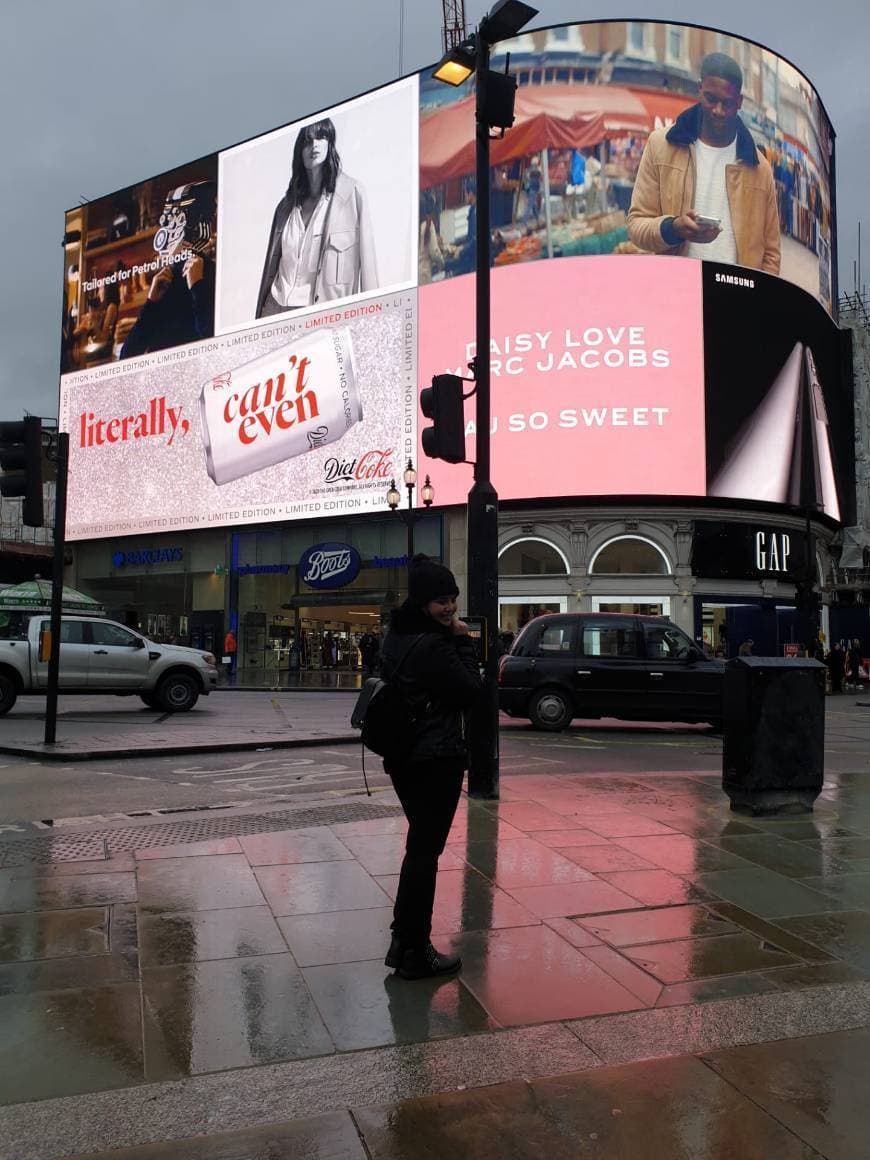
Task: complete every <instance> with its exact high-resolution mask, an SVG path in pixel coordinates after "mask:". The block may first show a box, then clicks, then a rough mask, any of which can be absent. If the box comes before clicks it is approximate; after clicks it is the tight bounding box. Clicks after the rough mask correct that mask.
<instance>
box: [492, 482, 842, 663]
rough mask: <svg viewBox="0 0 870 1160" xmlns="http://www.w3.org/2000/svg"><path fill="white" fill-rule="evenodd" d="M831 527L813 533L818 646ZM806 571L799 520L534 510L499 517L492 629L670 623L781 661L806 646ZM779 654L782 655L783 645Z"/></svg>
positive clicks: (740, 513) (726, 513) (675, 511)
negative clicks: (571, 620) (558, 618)
mask: <svg viewBox="0 0 870 1160" xmlns="http://www.w3.org/2000/svg"><path fill="white" fill-rule="evenodd" d="M835 533H836V528H835V526H834V525H833V523H832V522H830V521H822V520H819V519H813V520H812V522H811V524H810V534H811V540H810V550H811V551H812V553H813V558H812V561H811V566H812V570H813V580H814V583H815V585H816V588H817V591H819V592H821V594H822V596H821V599H822V601H823V607H822V615H821V630H822V632H823V633H825V637H826V638H827V628H828V614H829V610H828V595H827V593H826V591H825V584H826V577H830V575H831V548H832V541H833V540H834V537H835ZM806 568H807V522H806V518H805V517H801V516H798V515H789V514H786V513H785V512H783V511H781V510H780V511H776V512H772V511H771V510H768V509H764V508H759V509H757V510H754V509H751V508H743V507H740V508H736V507H729V508H723V509H720V510H717V509H715V508H710V507H703V508H702V507H688V506H686V507H682V506H681V507H660V508H655V507H645V508H640V507H637V506H634V507H631V508H629V507H626V506H622V505H616V504H601V505H596V506H594V507H593V506H591V505H590V506H584V507H582V508H580V507H577V508H574V507H572V508H559V509H556V510H554V509H553V508H552V507H550V508H548V507H544V506H541V507H538V508H535V509H526V510H523V511H507V510H503V511H502V512H501V515H500V520H499V610H500V616H499V629H500V631H501V632H504V633H508V634H516V633H517V632H518V631H519V630H520V629H521V628H522V627H523V626H524V625H525V624H526V623H528V621H529V620H530V619H532V618H533V617H534V616H537V615H540V614H541V613H545V612H571V611H586V612H617V613H618V612H623V613H644V614H649V615H657V616H667V617H669V618H670V619H671V620H673V621H674V622H675V623H676V624H678V625H680V627H681V628H683V629H684V630H685V631H686V632H688V633H690V634H691V635H692V636H693V637H694V638H695V639H697V640H698V641H703V642H704V643H705V644H706V645H707V646H708V647H709V649H710V651H711V652H713V653H716V654H718V655H720V656H725V657H730V656H734V655H736V653H737V649H738V647H739V645H740V643H741V642H742V641H743V640H746V639H751V640H753V642H754V647H753V651H754V653H755V654H756V655H767V656H782V655H784V654H785V653H786V652H788V651H793V650H794V648H795V647H796V646H798V645H802V644H804V643H805V642H804V641H803V640H802V639H801V635H800V634H801V626H800V624H799V621H798V617H797V615H796V612H795V592H796V584H799V583H801V582H802V581H803V579H804V577H805V575H806ZM787 646H788V647H787Z"/></svg>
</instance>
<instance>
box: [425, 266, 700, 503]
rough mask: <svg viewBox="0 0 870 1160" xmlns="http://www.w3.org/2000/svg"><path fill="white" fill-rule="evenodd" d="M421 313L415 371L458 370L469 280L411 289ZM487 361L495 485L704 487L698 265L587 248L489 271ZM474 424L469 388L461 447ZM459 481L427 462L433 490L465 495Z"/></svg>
mask: <svg viewBox="0 0 870 1160" xmlns="http://www.w3.org/2000/svg"><path fill="white" fill-rule="evenodd" d="M650 279H654V280H655V282H656V284H657V286H658V287H659V293H657V294H656V295H655V297H652V298H651V297H650V294H649V280H650ZM420 320H421V322H420V365H421V368H422V367H427V368H429V367H432V368H433V370H434V371H435V373H438V374H441V373H444V372H448V373H452V374H465V375H468V374H469V371H468V370H467V367H468V363H469V362H470V361H471V360H472V359H473V358H474V357H475V347H474V342H473V337H474V332H473V320H474V280H473V279H472V278H459V279H456V280H452V279H451V280H449V281H445V282H442V283H436V284H433V285H430V286H424V287H422V288H421V289H420ZM490 366H491V373H492V409H491V410H492V419H491V424H490V430H491V433H492V478H493V482H494V484H495V487H496V489H497V490H498V492H499V494H500V495H503V496H504V497H505V498H511V499H525V498H534V497H536V496H541V495H551V496H552V495H566V496H567V495H637V494H642V493H649V492H651V491H657V492H659V493H661V494H666V495H702V494H703V492H704V486H705V477H706V467H705V462H704V353H703V348H702V334H701V275H700V265H699V264H698V263H696V262H671V261H669V260H667V259H665V258H653V257H651V258H640V257H635V258H631V259H622V260H616V259H614V258H611V257H597V258H585V259H584V258H572V259H568V260H566V261H564V262H560V263H558V264H557V265H555V266H552V267H551V266H549V265H546V264H535V265H533V266H525V267H514V268H512V269H506V270H499V271H497V272H496V273H495V275H494V277H493V280H492V343H491V348H490ZM471 385H472V384H469V386H471ZM424 422H425V420H422V419H421V423H424ZM473 433H474V399H473V398H471V399H468V400H467V402H466V435H467V436H468V437H469V445H468V455H469V458H471V457H472V455H473V447H474V444H473V441H472V440H471V438H470V437H471V436H472V435H473ZM470 486H471V468H470V467H463V468H454V469H452V470H451V471H450V472H449V474H448V473H444V478H443V479H442V476H441V473H439V477H438V498H439V501H441V502H445V503H461V502H464V499H465V496H466V495H467V493H468V490H469V488H470Z"/></svg>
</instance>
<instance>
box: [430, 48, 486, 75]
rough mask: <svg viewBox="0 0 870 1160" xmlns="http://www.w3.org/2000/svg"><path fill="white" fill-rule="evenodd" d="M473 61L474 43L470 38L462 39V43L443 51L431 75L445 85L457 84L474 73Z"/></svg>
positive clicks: (474, 58)
mask: <svg viewBox="0 0 870 1160" xmlns="http://www.w3.org/2000/svg"><path fill="white" fill-rule="evenodd" d="M475 63H476V57H475V51H474V44H473V42H472V41H470V40H464V41H463V42H462V44H457V46H456V47H455V48H451V49H450V51H449V52H445V54H444V56H442V57H441V60H440V61H439V62H438V66H437V68H436V69H435V71H434V72H433V73H432V76H433V77H434V78H435V79H436V80H437V81H443V82H444V84H445V85H454V86H458V85H461V84H464V83H465V82H466V81H467V80H468V78H469V77H470V76H471V75H472V74H473V73H474V67H475Z"/></svg>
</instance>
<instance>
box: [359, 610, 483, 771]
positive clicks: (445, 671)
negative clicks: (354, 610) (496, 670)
mask: <svg viewBox="0 0 870 1160" xmlns="http://www.w3.org/2000/svg"><path fill="white" fill-rule="evenodd" d="M417 638H419V639H417ZM415 640H416V643H413V642H414V641H415ZM412 645H413V647H411V651H410V652H408V654H407V657H406V658H405V660H404V661H403V662H402V656H403V654H404V653H405V651H406V650H407V649H408V648H409V647H410V646H412ZM400 662H401V664H400ZM397 670H398V671H397ZM381 672H382V674H383V676H384V677H385V678H386V679H387V680H394V681H395V682H396V683H397V684H398V685H399V687H400V688H401V690H402V693H403V694H404V696H405V697H406V699H407V700H408V702H409V704H410V705H411V706H412V707H413V709H414V710H415V711H416V713H417V714H418V726H417V731H416V737H415V740H414V746H413V748H412V750H411V753H410V755H409V758H408V760H409V761H411V762H418V761H434V760H437V759H439V758H451V759H456V758H461V759H462V760H465V758H466V743H465V719H464V712H465V710H466V709H469V708H471V706H472V705H473V704H474V702H475V700H476V699H477V698H478V697H479V696H480V690H481V681H480V673H479V671H478V667H477V658H476V656H475V649H474V642H473V641H472V639H471V637H469V636H456V635H454V634H453V633H452V632H451V631H450V630H449V629H447V628H444V627H442V626H441V625H440V624H438V623H437V621H434V620H433V619H432V618H431V617H429V616H426V614H425V613H424V612H422V611H421V610H420V609H419V608H417V607H416V606H415V605H411V604H408V603H407V601H406V602H405V603H404V604H403V605H402V606H401V607H400V608H397V609H394V611H393V614H392V617H391V618H390V631H389V632H388V633H387V635H386V637H385V639H384V643H383V647H382V650H381Z"/></svg>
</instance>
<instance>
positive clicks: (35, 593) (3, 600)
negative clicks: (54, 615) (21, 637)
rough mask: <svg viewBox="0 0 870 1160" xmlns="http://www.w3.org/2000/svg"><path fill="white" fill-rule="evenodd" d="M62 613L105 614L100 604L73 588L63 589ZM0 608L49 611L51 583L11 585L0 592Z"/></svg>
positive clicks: (27, 582)
mask: <svg viewBox="0 0 870 1160" xmlns="http://www.w3.org/2000/svg"><path fill="white" fill-rule="evenodd" d="M61 601H62V603H61V607H62V609H63V611H64V612H90V613H94V614H96V615H101V614H103V613H104V612H105V609H104V608H103V606H102V604H100V602H99V601H98V600H94V599H93V598H92V597H90V596H85V594H84V592H77V591H76V589H75V588H64V590H63V595H62V597H61ZM0 608H7V609H19V610H22V611H23V610H25V609H44V610H45V611H46V612H48V611H49V610H50V609H51V581H50V580H41V579H40V578H39V577H38V576H37V577H36V579H35V580H25V581H24V583H23V584H13V585H11V587H9V588H4V589H3V590H2V591H0Z"/></svg>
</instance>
